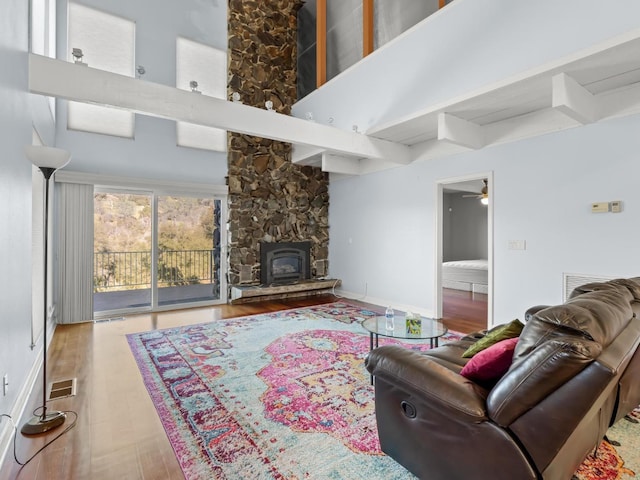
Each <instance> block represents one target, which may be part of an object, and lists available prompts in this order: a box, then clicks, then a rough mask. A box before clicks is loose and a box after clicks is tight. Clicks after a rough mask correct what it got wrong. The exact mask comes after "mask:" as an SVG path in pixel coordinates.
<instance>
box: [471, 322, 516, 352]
mask: <svg viewBox="0 0 640 480" xmlns="http://www.w3.org/2000/svg"><path fill="white" fill-rule="evenodd" d="M523 327H524V325H523V324H522V322H521V321H520V320H518V319H517V318H516V319H515V320H513V321H512V322H510V323H507V324H505V325H501V326H499V327H495V328H494V329H492V330H489V332H487V334H486V335H485V336H484V337H482V338H481V339H480V340H478V341H477V342H476V343H474V344H473V345H471V346H470V347H469V348H467V350H466V351H465V352H464V353H463V354H462V358H471V357H473V356H474V355H475V354H476V353H478V352H481V351H482V350H484V349H485V348H488V347H490V346H491V345H494V344H496V343H498V342H500V341H501V340H506V339H508V338H514V337H519V336H520V332H522V328H523Z"/></svg>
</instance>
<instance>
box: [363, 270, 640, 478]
mask: <svg viewBox="0 0 640 480" xmlns="http://www.w3.org/2000/svg"><path fill="white" fill-rule="evenodd" d="M525 320H526V323H525V326H524V328H523V330H522V333H521V334H520V337H519V339H518V341H517V344H516V347H515V351H514V355H513V361H512V364H511V366H510V367H509V370H508V371H507V373H506V374H504V376H502V377H501V378H500V379H499V380H498V381H497V383H495V385H492V386H490V387H489V386H486V385H485V386H482V385H479V384H477V383H474V382H472V381H471V380H468V379H467V378H465V377H463V376H461V375H460V371H461V370H462V368H463V366H464V365H465V363H466V362H467V361H468V360H467V359H463V358H462V353H463V352H464V351H465V350H466V349H467V348H468V347H469V346H470V345H472V344H473V343H474V342H475V341H477V340H478V339H479V338H481V337H482V336H484V335H486V333H487V332H486V331H484V332H479V333H475V334H472V335H468V336H466V337H464V338H463V339H461V340H459V341H454V342H451V343H448V344H446V345H443V346H441V347H439V348H435V349H432V350H429V351H428V352H425V353H418V352H416V351H413V350H408V349H405V348H401V347H398V346H383V347H380V348H377V349H375V350H373V351H372V352H371V353H370V354H369V355H368V357H367V359H366V362H365V364H366V367H367V369H368V370H369V372H370V373H371V374H372V375H374V376H375V406H376V419H377V425H378V434H379V437H380V444H381V447H382V450H383V451H384V452H385V453H386V454H387V455H389V456H390V457H392V458H394V459H395V460H396V461H397V462H398V463H400V464H402V465H403V466H405V467H406V468H407V469H408V470H410V471H411V472H413V473H414V474H415V475H417V476H418V477H419V478H425V479H430V480H437V479H442V480H452V479H471V478H473V479H491V480H498V479H505V480H507V479H508V480H514V479H517V480H524V479H550V480H563V479H567V480H568V479H571V477H572V475H573V473H574V472H575V470H576V469H577V468H578V466H579V465H580V463H581V462H582V461H583V460H584V458H585V457H586V456H587V454H589V453H590V452H592V451H593V450H594V449H595V448H597V446H598V445H599V443H600V441H601V440H602V438H603V437H604V435H605V433H606V431H607V429H608V427H609V426H610V425H611V424H612V423H613V422H615V421H617V420H618V419H619V418H621V417H623V416H624V415H626V414H627V413H629V412H630V411H631V410H633V408H634V407H636V406H637V405H638V404H639V403H640V382H638V380H637V379H638V374H639V372H640V353H638V352H639V349H638V345H639V344H640V278H636V279H619V280H613V281H611V282H606V283H602V284H590V285H588V286H584V287H581V288H580V289H576V291H574V292H573V294H572V296H571V298H570V299H569V300H568V301H567V302H566V303H564V304H562V305H556V306H551V307H540V306H538V307H532V308H531V309H529V311H528V312H527V313H526V315H525ZM634 379H635V383H634V382H633V380H634Z"/></svg>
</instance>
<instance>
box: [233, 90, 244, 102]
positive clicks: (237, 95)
mask: <svg viewBox="0 0 640 480" xmlns="http://www.w3.org/2000/svg"><path fill="white" fill-rule="evenodd" d="M231 100H233V102H234V103H242V101H241V100H240V94H239V93H238V92H233V93H232V94H231Z"/></svg>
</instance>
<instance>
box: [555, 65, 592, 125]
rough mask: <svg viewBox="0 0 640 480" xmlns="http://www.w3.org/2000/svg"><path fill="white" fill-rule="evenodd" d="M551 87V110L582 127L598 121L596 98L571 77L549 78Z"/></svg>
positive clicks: (557, 76)
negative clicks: (571, 119) (580, 124)
mask: <svg viewBox="0 0 640 480" xmlns="http://www.w3.org/2000/svg"><path fill="white" fill-rule="evenodd" d="M551 85H552V102H551V105H552V107H553V108H555V109H556V110H558V111H560V112H562V113H564V114H565V115H566V116H568V117H570V118H573V119H574V120H576V121H577V122H580V123H582V124H583V125H584V124H587V123H592V122H595V121H596V120H598V114H597V110H598V109H597V102H596V98H595V97H594V96H593V94H592V93H591V92H590V91H589V90H587V89H586V88H584V87H583V86H582V85H580V84H579V83H578V82H576V81H575V80H574V79H573V78H572V77H570V76H569V75H567V74H566V73H558V74H557V75H554V76H553V77H552V78H551Z"/></svg>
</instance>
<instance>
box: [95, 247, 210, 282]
mask: <svg viewBox="0 0 640 480" xmlns="http://www.w3.org/2000/svg"><path fill="white" fill-rule="evenodd" d="M213 255H214V251H213V250H161V251H160V252H159V253H158V285H163V286H176V285H193V284H197V283H211V282H212V281H213V279H214V262H213V258H214V257H213ZM150 285H151V252H150V251H138V252H95V253H94V254H93V290H94V292H104V291H108V290H128V289H136V288H148V287H149V286H150Z"/></svg>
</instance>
